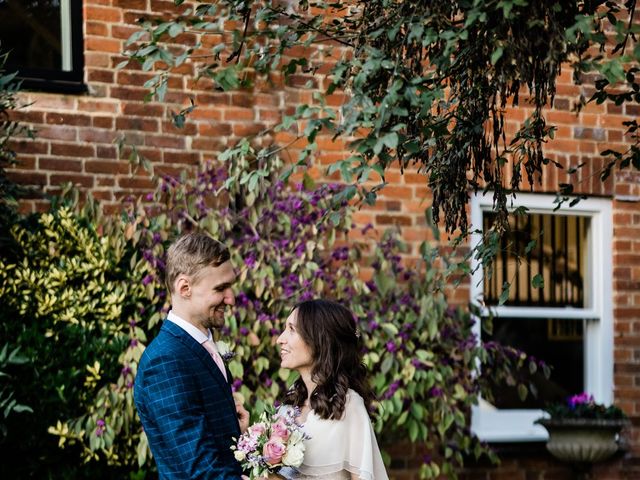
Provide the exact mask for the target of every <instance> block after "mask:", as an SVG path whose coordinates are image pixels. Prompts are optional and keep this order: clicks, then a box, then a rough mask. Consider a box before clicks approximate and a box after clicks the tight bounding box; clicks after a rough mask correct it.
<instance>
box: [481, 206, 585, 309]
mask: <svg viewBox="0 0 640 480" xmlns="http://www.w3.org/2000/svg"><path fill="white" fill-rule="evenodd" d="M494 219H495V214H493V213H492V212H484V217H483V222H484V230H485V231H488V230H489V229H490V228H491V225H492V224H493V221H494ZM509 224H510V227H511V231H510V232H509V234H508V235H503V238H502V240H501V242H502V243H501V248H500V250H501V251H500V252H498V254H497V257H496V259H495V261H494V262H493V264H492V268H491V269H487V270H486V271H485V280H484V299H485V302H486V303H487V304H488V305H496V304H497V303H498V299H499V298H500V294H501V293H502V286H503V284H504V283H505V282H508V283H510V284H511V288H510V290H509V298H508V300H507V301H506V303H505V305H509V306H531V307H533V306H536V307H567V306H571V307H576V308H584V307H586V306H588V301H586V299H585V296H586V295H587V294H588V291H589V289H588V285H586V284H585V279H586V278H588V270H587V268H588V265H587V251H588V245H587V241H588V237H589V225H590V221H589V218H587V217H581V216H577V215H553V214H529V215H514V216H512V217H511V218H510V219H509ZM532 241H535V245H533V244H532V243H531V242H532ZM518 258H519V260H518ZM538 274H539V275H541V276H542V278H543V279H544V288H533V287H532V286H531V279H532V278H533V277H534V276H535V275H538Z"/></svg>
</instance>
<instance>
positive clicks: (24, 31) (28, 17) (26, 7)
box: [0, 0, 84, 92]
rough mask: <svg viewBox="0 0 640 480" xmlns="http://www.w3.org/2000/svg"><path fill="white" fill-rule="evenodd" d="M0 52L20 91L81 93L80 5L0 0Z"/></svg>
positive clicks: (67, 0) (62, 0)
mask: <svg viewBox="0 0 640 480" xmlns="http://www.w3.org/2000/svg"><path fill="white" fill-rule="evenodd" d="M0 50H1V51H2V52H9V58H8V61H7V65H6V70H7V71H8V72H11V71H18V75H19V77H20V78H21V79H22V80H23V83H22V86H23V88H28V89H37V90H45V91H60V92H80V91H83V90H84V85H83V68H84V67H83V63H84V62H83V47H82V2H81V1H80V0H0Z"/></svg>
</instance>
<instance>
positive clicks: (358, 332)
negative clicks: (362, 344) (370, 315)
mask: <svg viewBox="0 0 640 480" xmlns="http://www.w3.org/2000/svg"><path fill="white" fill-rule="evenodd" d="M355 333H356V338H360V329H359V328H356V332H355Z"/></svg>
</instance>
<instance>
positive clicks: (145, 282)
mask: <svg viewBox="0 0 640 480" xmlns="http://www.w3.org/2000/svg"><path fill="white" fill-rule="evenodd" d="M151 282H153V275H147V276H145V277H144V278H143V279H142V285H144V286H145V287H146V286H147V285H149V284H150V283H151Z"/></svg>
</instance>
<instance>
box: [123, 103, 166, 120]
mask: <svg viewBox="0 0 640 480" xmlns="http://www.w3.org/2000/svg"><path fill="white" fill-rule="evenodd" d="M122 113H124V114H125V115H132V116H140V117H156V118H157V117H162V115H163V114H164V107H163V106H161V105H150V104H144V103H125V104H124V106H123V107H122Z"/></svg>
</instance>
